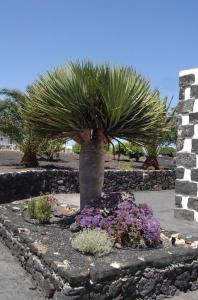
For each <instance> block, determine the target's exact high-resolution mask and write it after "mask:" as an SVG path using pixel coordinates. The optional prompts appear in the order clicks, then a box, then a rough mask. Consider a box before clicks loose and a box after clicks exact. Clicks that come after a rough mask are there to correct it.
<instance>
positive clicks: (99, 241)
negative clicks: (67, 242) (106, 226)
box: [72, 229, 113, 256]
mask: <svg viewBox="0 0 198 300" xmlns="http://www.w3.org/2000/svg"><path fill="white" fill-rule="evenodd" d="M72 247H73V248H74V249H76V250H78V251H79V252H82V253H83V254H91V255H99V256H101V255H104V254H107V253H109V252H110V251H111V248H112V247H113V242H112V240H111V239H110V238H109V236H108V235H107V233H105V232H100V231H97V230H91V229H88V230H83V231H82V232H80V233H79V234H78V235H77V236H76V237H75V238H74V239H73V240H72Z"/></svg>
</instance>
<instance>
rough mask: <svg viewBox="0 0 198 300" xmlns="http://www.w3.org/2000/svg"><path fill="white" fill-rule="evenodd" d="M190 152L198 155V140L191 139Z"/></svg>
mask: <svg viewBox="0 0 198 300" xmlns="http://www.w3.org/2000/svg"><path fill="white" fill-rule="evenodd" d="M192 152H193V153H196V154H198V139H192Z"/></svg>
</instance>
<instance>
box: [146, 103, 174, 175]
mask: <svg viewBox="0 0 198 300" xmlns="http://www.w3.org/2000/svg"><path fill="white" fill-rule="evenodd" d="M164 103H165V105H166V111H167V114H166V115H164V121H163V124H164V128H162V129H161V132H160V129H159V130H158V131H157V132H156V133H155V134H154V135H153V136H152V137H151V138H149V139H146V140H145V141H144V142H143V146H144V149H145V154H146V160H145V162H144V164H143V168H144V169H148V168H152V169H156V170H157V169H159V163H158V159H157V157H158V155H159V154H160V152H161V150H162V148H163V147H167V146H170V145H176V140H177V117H176V113H175V109H172V112H170V111H169V106H170V103H169V105H167V99H166V98H165V99H164Z"/></svg>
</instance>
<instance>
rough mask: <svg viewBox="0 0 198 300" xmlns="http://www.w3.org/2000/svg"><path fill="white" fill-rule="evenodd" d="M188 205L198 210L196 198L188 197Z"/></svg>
mask: <svg viewBox="0 0 198 300" xmlns="http://www.w3.org/2000/svg"><path fill="white" fill-rule="evenodd" d="M188 207H189V208H191V209H194V210H196V211H198V198H197V197H196V198H189V199H188Z"/></svg>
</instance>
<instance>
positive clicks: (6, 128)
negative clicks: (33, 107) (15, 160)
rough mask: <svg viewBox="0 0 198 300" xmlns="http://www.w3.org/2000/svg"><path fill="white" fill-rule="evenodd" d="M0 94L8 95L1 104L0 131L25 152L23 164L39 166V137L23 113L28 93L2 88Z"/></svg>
mask: <svg viewBox="0 0 198 300" xmlns="http://www.w3.org/2000/svg"><path fill="white" fill-rule="evenodd" d="M0 94H1V95H3V96H4V97H6V98H5V99H4V100H3V102H1V106H0V132H2V133H3V134H5V135H6V136H9V137H10V138H11V139H12V140H13V141H15V143H16V144H18V145H19V147H20V150H21V151H22V152H23V157H22V160H21V164H22V165H25V166H26V167H36V166H38V160H37V157H36V154H37V150H38V145H39V143H38V138H36V137H35V135H34V133H33V131H32V129H31V128H30V126H29V125H28V123H27V122H26V121H25V118H24V113H23V107H24V104H25V98H26V94H25V93H23V92H21V91H18V90H15V89H2V90H1V91H0Z"/></svg>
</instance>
